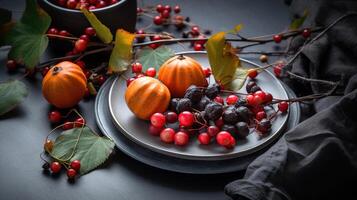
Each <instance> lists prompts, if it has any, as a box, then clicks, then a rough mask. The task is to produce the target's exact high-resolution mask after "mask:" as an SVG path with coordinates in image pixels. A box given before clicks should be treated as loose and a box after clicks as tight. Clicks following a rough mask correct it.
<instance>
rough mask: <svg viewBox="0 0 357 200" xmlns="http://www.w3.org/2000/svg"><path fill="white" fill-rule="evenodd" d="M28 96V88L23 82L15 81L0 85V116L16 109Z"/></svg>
mask: <svg viewBox="0 0 357 200" xmlns="http://www.w3.org/2000/svg"><path fill="white" fill-rule="evenodd" d="M27 95H28V90H27V87H26V85H25V84H24V83H23V82H21V81H18V80H13V81H9V82H5V83H0V115H3V114H5V113H7V112H9V111H10V110H12V109H13V108H15V107H16V106H17V105H18V104H20V103H21V102H22V101H23V100H24V98H25V97H26V96H27Z"/></svg>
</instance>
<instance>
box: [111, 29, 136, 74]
mask: <svg viewBox="0 0 357 200" xmlns="http://www.w3.org/2000/svg"><path fill="white" fill-rule="evenodd" d="M134 39H135V35H134V34H132V33H129V32H127V31H125V30H123V29H119V30H117V32H116V35H115V44H114V49H113V51H112V54H111V55H110V60H109V68H108V72H109V73H113V72H122V71H125V70H126V69H127V67H128V66H129V65H130V62H131V59H132V55H133V52H132V48H133V42H134Z"/></svg>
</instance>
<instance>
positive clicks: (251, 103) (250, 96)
mask: <svg viewBox="0 0 357 200" xmlns="http://www.w3.org/2000/svg"><path fill="white" fill-rule="evenodd" d="M245 100H246V101H247V103H248V105H250V106H254V105H255V101H254V96H253V95H251V94H248V95H247V97H246V98H245Z"/></svg>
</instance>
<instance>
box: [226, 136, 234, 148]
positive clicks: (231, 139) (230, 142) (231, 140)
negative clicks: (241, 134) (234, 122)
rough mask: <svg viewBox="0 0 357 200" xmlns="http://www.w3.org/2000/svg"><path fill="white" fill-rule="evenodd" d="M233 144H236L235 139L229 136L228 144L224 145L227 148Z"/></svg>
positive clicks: (232, 146)
mask: <svg viewBox="0 0 357 200" xmlns="http://www.w3.org/2000/svg"><path fill="white" fill-rule="evenodd" d="M235 146H236V139H235V138H234V137H233V136H231V137H230V140H229V144H228V145H226V146H224V147H226V148H227V149H232V148H234V147H235Z"/></svg>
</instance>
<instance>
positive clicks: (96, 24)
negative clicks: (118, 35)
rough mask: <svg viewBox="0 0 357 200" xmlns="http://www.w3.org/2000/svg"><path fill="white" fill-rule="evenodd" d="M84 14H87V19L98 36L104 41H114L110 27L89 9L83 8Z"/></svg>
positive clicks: (107, 42)
mask: <svg viewBox="0 0 357 200" xmlns="http://www.w3.org/2000/svg"><path fill="white" fill-rule="evenodd" d="M81 11H82V12H83V14H84V15H85V16H86V18H87V20H88V21H89V23H90V24H91V26H92V27H93V28H94V29H95V31H96V34H97V36H98V37H99V39H100V40H102V41H103V42H104V43H106V44H109V43H110V42H112V41H113V34H112V33H111V32H110V30H109V28H108V27H107V26H105V25H104V24H102V22H100V21H99V19H98V18H97V17H96V16H95V15H94V13H92V12H91V11H88V10H87V9H81Z"/></svg>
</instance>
